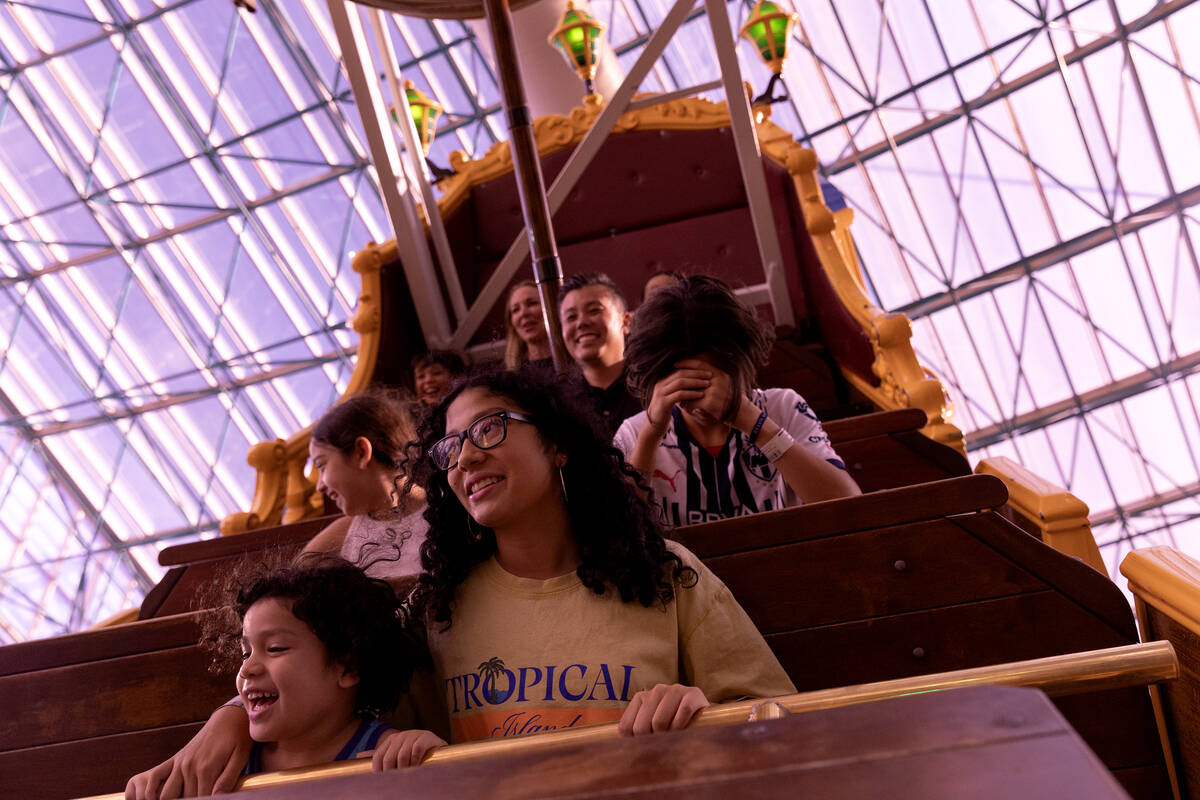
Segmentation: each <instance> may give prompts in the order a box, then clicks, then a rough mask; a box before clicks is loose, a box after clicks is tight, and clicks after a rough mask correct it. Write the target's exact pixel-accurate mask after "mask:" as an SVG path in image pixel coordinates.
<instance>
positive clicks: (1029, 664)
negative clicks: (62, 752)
mask: <svg viewBox="0 0 1200 800" xmlns="http://www.w3.org/2000/svg"><path fill="white" fill-rule="evenodd" d="M1178 675H1179V663H1178V661H1177V660H1176V658H1175V650H1174V648H1173V647H1172V646H1171V645H1170V643H1168V642H1148V643H1146V644H1134V645H1127V646H1125V647H1112V648H1109V649H1106V650H1091V651H1087V652H1082V653H1069V654H1067V655H1061V656H1051V657H1049V658H1038V659H1033V660H1030V661H1014V662H1011V663H1008V664H996V665H994V666H989V667H976V668H974V669H962V670H955V671H953V672H940V673H935V674H932V675H918V676H916V677H912V678H900V679H897V680H890V681H880V682H878V683H864V684H859V685H857V686H842V687H838V688H834V689H822V690H820V691H816V692H802V693H800V694H792V695H786V696H784V697H777V698H773V699H770V700H765V701H764V700H743V701H741V702H737V703H724V704H722V705H715V706H709V707H708V708H705V709H702V710H701V711H700V712H698V713H697V714H696V716H695V717H694V718H693V719H692V722H691V724H690V725H689V727H707V726H711V725H735V724H738V723H742V722H746V721H748V719H749V718H750V716H751V713H752V712H753V711H754V710H755V709H756V708H757V707H759V706H760V705H761V704H763V703H766V704H768V705H767V707H766V708H765V709H764V710H765V711H766V712H767V713H766V714H760V715H758V718H760V719H761V718H769V717H772V716H774V715H775V714H774V713H773V712H774V711H775V710H774V709H773V707H772V704H778V705H780V706H782V707H783V708H785V709H787V711H788V712H790V713H793V714H799V713H804V712H806V711H817V710H819V709H826V708H840V707H843V706H850V705H857V704H860V703H873V702H876V701H878V700H887V699H890V698H894V697H903V696H905V695H911V694H920V693H924V692H940V691H945V690H947V689H963V688H966V687H968V686H1024V687H1029V688H1035V689H1041V690H1042V691H1043V692H1045V693H1046V694H1047V695H1049V696H1051V697H1058V696H1062V695H1070V694H1081V693H1083V692H1102V691H1106V690H1109V689H1120V688H1125V687H1129V686H1144V685H1147V684H1153V683H1158V682H1161V681H1169V680H1174V679H1175V678H1176V677H1178ZM619 735H620V734H619V733H618V732H617V725H616V723H608V724H604V725H590V726H587V727H584V728H574V729H568V730H561V731H551V732H547V733H543V734H533V735H530V736H523V737H520V738H517V739H488V740H484V741H478V742H467V743H465V744H455V745H448V746H446V747H440V748H438V749H436V750H434V751H432V752H431V753H429V755H427V756H426V757H425V761H424V762H423V763H426V764H432V763H438V764H444V763H450V762H454V761H461V760H464V759H472V758H483V757H487V756H501V755H503V756H514V755H516V754H518V753H531V752H540V751H543V750H546V749H549V748H554V747H560V746H563V745H573V744H581V743H585V742H596V741H601V740H606V739H615V738H616V737H617V736H619ZM370 771H371V762H370V761H369V760H365V759H362V760H352V761H339V762H336V763H333V764H320V765H317V766H313V767H300V768H297V769H292V770H285V771H283V772H271V773H264V774H261V775H251V776H249V777H246V778H243V779H242V780H241V781H240V782H239V784H238V790H239V791H242V790H251V789H266V788H269V787H274V786H281V785H285V784H291V783H300V782H304V781H314V780H321V779H324V778H331V777H335V776H343V775H356V774H360V773H365V772H370ZM123 797H124V795H121V794H108V795H98V796H96V797H92V798H86V800H121V798H123Z"/></svg>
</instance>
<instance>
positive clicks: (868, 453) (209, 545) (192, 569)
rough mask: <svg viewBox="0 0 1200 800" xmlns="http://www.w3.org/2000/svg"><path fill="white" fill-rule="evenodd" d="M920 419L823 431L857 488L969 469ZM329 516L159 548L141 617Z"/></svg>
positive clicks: (903, 416) (848, 422)
mask: <svg viewBox="0 0 1200 800" xmlns="http://www.w3.org/2000/svg"><path fill="white" fill-rule="evenodd" d="M924 425H925V413H924V412H923V411H921V410H920V409H915V408H908V409H899V410H896V411H880V412H876V413H874V414H864V415H861V416H857V417H850V418H847V419H841V420H835V421H833V422H831V423H829V424H828V425H826V432H827V433H828V434H829V438H830V440H831V441H832V442H833V444H834V447H835V448H836V449H837V451H838V454H839V455H840V456H842V458H843V459H844V461H845V463H846V468H847V469H848V470H849V471H850V474H851V476H852V477H853V478H854V479H855V480H856V481H857V482H858V485H859V486H860V487H861V488H862V490H863V491H864V492H873V491H878V490H880V489H893V488H896V487H899V486H908V485H912V484H917V483H923V482H926V481H936V480H942V479H944V478H952V477H957V476H961V475H970V474H971V468H970V465H968V464H967V460H966V459H965V458H963V456H962V455H961V454H960V453H959V452H958V451H957V450H954V449H952V448H950V447H947V446H946V445H943V444H939V443H937V442H935V441H933V440H932V439H930V438H928V437H927V436H924V435H923V434H921V432H920V431H921V428H922V427H923V426H924ZM334 519H336V517H318V518H316V519H307V520H303V521H301V522H296V523H290V524H287V525H280V526H276V527H273V528H264V529H261V530H257V531H250V532H248V533H245V534H239V535H238V536H236V537H230V536H226V537H222V538H220V539H212V540H209V541H205V542H194V543H191V544H184V545H177V546H175V547H168V548H166V549H164V550H163V551H162V552H161V553H159V557H158V558H159V563H160V564H162V565H163V566H165V567H169V568H170V569H169V571H168V573H167V574H166V576H164V578H163V580H162V581H160V582H159V583H158V585H157V586H155V587H154V589H152V590H151V591H150V593H149V594H147V595H146V599H145V601H144V602H143V603H142V607H141V611H140V618H141V619H148V618H150V617H158V616H164V615H168V614H179V613H182V612H185V611H191V610H193V609H195V608H197V606H196V603H195V596H196V594H197V592H199V591H201V590H203V588H204V587H205V586H207V585H209V584H210V583H211V582H212V581H213V580H214V579H215V578H216V577H218V576H219V575H220V574H222V572H223V571H225V570H228V569H229V568H230V567H231V566H232V565H233V564H234V563H235V562H236V561H238V560H239V559H241V558H243V557H244V556H245V554H247V553H252V552H258V551H260V550H263V549H271V548H276V547H279V548H285V549H286V551H287V552H288V553H289V554H291V553H295V552H297V551H299V549H300V548H301V547H303V546H304V544H305V543H306V542H307V541H308V540H309V539H311V538H312V537H313V536H314V535H315V534H316V533H317V531H319V530H321V529H322V528H323V527H325V526H326V525H328V524H329V523H330V522H332V521H333V520H334Z"/></svg>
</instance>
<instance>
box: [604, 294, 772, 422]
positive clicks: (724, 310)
mask: <svg viewBox="0 0 1200 800" xmlns="http://www.w3.org/2000/svg"><path fill="white" fill-rule="evenodd" d="M774 342H775V332H774V331H773V330H772V328H771V327H770V326H769V325H768V324H766V323H765V322H763V321H761V320H759V319H758V318H757V317H755V316H754V311H753V309H750V308H747V307H746V306H745V305H744V304H743V303H742V302H741V301H740V300H738V299H737V296H736V295H735V294H734V293H733V289H732V288H730V286H729V284H727V283H725V282H724V281H722V280H720V279H719V278H713V277H711V276H708V275H691V276H685V277H683V278H681V279H680V281H679V283H677V284H675V285H674V286H664V287H663V288H662V289H659V290H658V291H656V292H655V293H654V294H652V295H650V297H649V298H648V299H647V300H646V302H645V303H643V304H642V306H641V308H639V309H638V310H637V313H636V314H634V315H633V324H632V326H631V327H630V330H629V336H628V337H627V338H626V340H625V370H626V372H625V382H626V384H627V385H628V387H629V391H630V393H631V394H633V396H634V397H637V398H638V399H639V400H641V401H642V407H643V408H646V407H647V406H649V404H650V397H651V395H652V394H653V393H654V385H655V384H657V383H658V382H659V381H661V380H662V379H663V378H665V377H667V376H668V375H670V374H671V373H672V372H674V371H675V369H676V367H675V364H676V363H677V362H679V361H682V360H684V359H686V358H695V357H696V356H706V357H708V358H709V359H711V360H712V362H713V363H714V364H715V365H716V366H717V367H718V368H719V369H721V370H723V371H724V372H727V373H729V377H730V379H731V380H732V381H733V389H734V392H735V394H734V397H739V396H741V395H744V394H746V393H747V392H748V391H749V390H750V389H752V388H753V387H754V383H755V379H756V377H757V375H758V367H759V366H762V365H764V364H766V363H767V359H768V358H769V357H770V354H771V345H772V344H774Z"/></svg>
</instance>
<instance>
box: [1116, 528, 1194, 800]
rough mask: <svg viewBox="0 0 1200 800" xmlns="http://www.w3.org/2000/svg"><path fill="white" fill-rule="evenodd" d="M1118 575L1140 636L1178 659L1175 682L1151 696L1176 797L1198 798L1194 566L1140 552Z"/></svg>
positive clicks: (1180, 557)
mask: <svg viewBox="0 0 1200 800" xmlns="http://www.w3.org/2000/svg"><path fill="white" fill-rule="evenodd" d="M1121 572H1122V573H1124V575H1125V577H1126V578H1128V579H1129V589H1130V591H1132V592H1133V594H1134V598H1135V606H1136V608H1137V618H1138V624H1139V626H1140V627H1141V629H1142V636H1143V637H1146V638H1147V639H1149V638H1155V639H1166V640H1167V641H1169V642H1171V644H1172V645H1174V647H1175V652H1176V654H1177V655H1178V657H1179V668H1180V669H1179V679H1178V680H1175V681H1173V682H1171V683H1170V684H1166V685H1164V686H1163V687H1162V688H1161V689H1157V688H1156V689H1155V690H1153V691H1152V696H1153V697H1154V699H1155V702H1157V703H1159V704H1160V705H1161V708H1162V715H1163V718H1164V725H1163V728H1164V731H1163V737H1164V742H1165V741H1168V740H1169V742H1170V746H1171V748H1172V751H1173V753H1174V755H1175V764H1176V767H1177V773H1178V780H1179V786H1180V796H1181V797H1200V561H1197V560H1196V559H1194V558H1190V557H1189V556H1186V555H1184V554H1183V553H1180V552H1179V551H1178V550H1175V549H1174V548H1171V547H1146V548H1142V549H1139V550H1134V551H1132V552H1130V553H1129V555H1127V556H1125V560H1124V561H1123V562H1122V563H1121Z"/></svg>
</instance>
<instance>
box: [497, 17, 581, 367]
mask: <svg viewBox="0 0 1200 800" xmlns="http://www.w3.org/2000/svg"><path fill="white" fill-rule="evenodd" d="M483 7H484V11H485V12H486V14H487V22H488V28H489V29H490V30H491V33H492V46H493V47H494V48H495V51H496V71H497V72H498V73H499V78H500V96H501V98H502V101H503V104H504V116H505V118H506V119H507V121H508V130H509V147H511V148H512V156H513V173H514V175H515V177H516V180H517V194H518V195H519V196H520V198H521V212H522V213H523V214H524V216H525V224H526V226H527V230H528V231H529V252H530V256H531V258H532V261H533V280H534V282H535V283H536V284H537V288H538V294H539V295H540V296H541V299H542V322H543V323H544V324H545V326H546V333H547V335H548V336H549V337H550V353H551V355H552V356H553V358H554V369H555V371H557V372H562V371H563V370H564V369H565V368H566V367H567V366H568V365H569V364H570V363H571V360H570V357H569V356H568V355H567V351H566V347H565V346H564V344H563V338H562V331H561V330H560V328H559V324H558V293H559V290H560V289H561V287H562V263H561V262H560V261H559V259H558V246H557V245H556V244H555V242H554V228H553V226H552V225H551V223H550V207H549V205H548V203H547V202H546V184H545V181H544V180H543V179H542V164H541V162H540V161H539V160H538V153H537V143H536V142H535V140H534V138H533V118H532V117H531V116H530V113H529V106H528V104H527V103H526V101H525V87H524V85H523V84H522V81H521V68H520V65H519V64H518V63H517V49H516V45H515V43H514V40H513V28H512V14H511V12H510V11H509V7H508V0H484V3H483Z"/></svg>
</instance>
